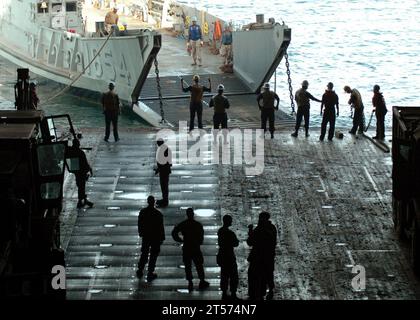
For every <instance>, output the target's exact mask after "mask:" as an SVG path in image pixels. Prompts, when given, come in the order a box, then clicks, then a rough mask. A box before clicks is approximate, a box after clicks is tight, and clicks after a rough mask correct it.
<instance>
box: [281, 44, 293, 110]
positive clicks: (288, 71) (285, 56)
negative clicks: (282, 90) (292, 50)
mask: <svg viewBox="0 0 420 320" xmlns="http://www.w3.org/2000/svg"><path fill="white" fill-rule="evenodd" d="M284 58H285V61H286V73H287V82H288V83H289V93H290V106H291V108H292V115H294V114H295V102H294V99H293V87H292V77H291V76H290V64H289V55H288V54H287V51H286V52H285V53H284Z"/></svg>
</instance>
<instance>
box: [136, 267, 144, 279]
mask: <svg viewBox="0 0 420 320" xmlns="http://www.w3.org/2000/svg"><path fill="white" fill-rule="evenodd" d="M136 275H137V278H139V279H141V278H143V270H141V269H138V270H137V271H136Z"/></svg>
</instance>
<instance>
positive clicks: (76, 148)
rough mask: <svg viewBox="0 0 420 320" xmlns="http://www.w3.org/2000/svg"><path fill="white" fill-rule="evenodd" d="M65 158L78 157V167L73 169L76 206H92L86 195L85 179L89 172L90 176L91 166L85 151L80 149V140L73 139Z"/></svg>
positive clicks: (79, 207) (91, 173) (87, 177)
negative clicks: (75, 186) (76, 196)
mask: <svg viewBox="0 0 420 320" xmlns="http://www.w3.org/2000/svg"><path fill="white" fill-rule="evenodd" d="M67 152H68V154H67V158H77V159H78V164H79V165H78V168H77V170H76V171H74V172H73V173H74V175H75V177H76V185H77V190H78V193H77V194H78V200H79V201H78V202H77V208H78V209H81V208H83V207H84V206H88V207H89V208H92V207H93V203H92V202H90V201H89V200H88V199H87V196H86V181H87V180H88V179H89V173H90V175H91V176H92V175H93V172H92V168H91V166H90V165H89V162H88V160H87V158H86V154H85V152H84V151H83V150H82V149H80V141H79V140H78V139H74V140H73V145H72V146H71V147H70V148H69V149H68V151H67Z"/></svg>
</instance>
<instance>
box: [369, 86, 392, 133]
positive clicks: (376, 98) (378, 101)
mask: <svg viewBox="0 0 420 320" xmlns="http://www.w3.org/2000/svg"><path fill="white" fill-rule="evenodd" d="M379 90H381V87H379V86H378V85H377V84H375V86H374V87H373V97H372V105H373V108H374V109H373V111H374V112H375V114H376V136H375V137H373V139H379V140H383V139H385V115H386V113H387V112H388V110H387V109H386V104H385V99H384V96H383V95H382V92H379Z"/></svg>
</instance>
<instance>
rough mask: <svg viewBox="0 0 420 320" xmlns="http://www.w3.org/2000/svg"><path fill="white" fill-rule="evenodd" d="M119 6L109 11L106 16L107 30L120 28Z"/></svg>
mask: <svg viewBox="0 0 420 320" xmlns="http://www.w3.org/2000/svg"><path fill="white" fill-rule="evenodd" d="M117 12H118V8H117V7H114V8H113V9H112V10H111V11H109V12H108V13H107V14H106V16H105V30H106V31H107V32H108V34H109V33H110V32H112V30H114V31H115V30H118V19H119V17H118V14H117Z"/></svg>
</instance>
